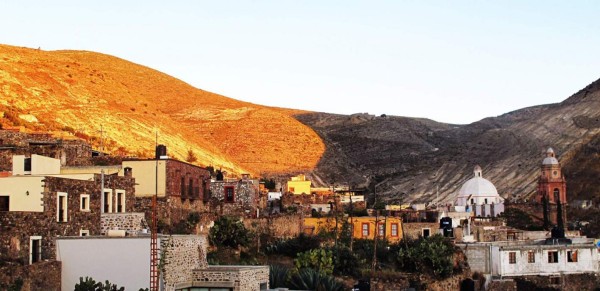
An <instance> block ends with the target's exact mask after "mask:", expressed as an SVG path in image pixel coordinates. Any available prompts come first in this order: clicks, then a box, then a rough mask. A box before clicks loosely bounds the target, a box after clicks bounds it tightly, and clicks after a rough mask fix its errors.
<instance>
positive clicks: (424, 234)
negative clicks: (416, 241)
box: [421, 228, 431, 237]
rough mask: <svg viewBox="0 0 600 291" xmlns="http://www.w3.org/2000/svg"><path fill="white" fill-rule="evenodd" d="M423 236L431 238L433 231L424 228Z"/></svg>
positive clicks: (422, 230)
mask: <svg viewBox="0 0 600 291" xmlns="http://www.w3.org/2000/svg"><path fill="white" fill-rule="evenodd" d="M421 234H422V235H423V237H429V236H430V235H431V229H429V228H423V229H421Z"/></svg>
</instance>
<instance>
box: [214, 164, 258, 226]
mask: <svg viewBox="0 0 600 291" xmlns="http://www.w3.org/2000/svg"><path fill="white" fill-rule="evenodd" d="M210 193H211V199H210V202H211V204H213V205H212V206H213V207H214V208H218V210H217V211H218V212H219V214H228V215H243V216H250V217H256V216H257V210H258V208H259V199H260V191H259V182H258V180H254V179H250V175H249V174H243V175H242V179H226V178H224V179H222V180H213V181H211V183H210Z"/></svg>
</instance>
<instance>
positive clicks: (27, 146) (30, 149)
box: [0, 130, 92, 171]
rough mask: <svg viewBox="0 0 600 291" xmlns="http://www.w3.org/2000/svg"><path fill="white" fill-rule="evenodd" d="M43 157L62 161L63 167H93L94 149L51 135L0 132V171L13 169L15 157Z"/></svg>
mask: <svg viewBox="0 0 600 291" xmlns="http://www.w3.org/2000/svg"><path fill="white" fill-rule="evenodd" d="M34 154H35V155H41V156H46V157H52V158H55V159H58V160H60V164H61V165H62V166H83V165H91V158H92V147H91V146H90V145H89V144H88V143H87V142H85V141H83V140H80V139H76V138H74V137H73V138H70V139H65V138H56V137H53V136H52V135H51V134H49V133H25V132H19V131H13V130H0V171H10V170H11V169H12V157H13V156H15V155H23V156H27V157H29V156H31V155H34Z"/></svg>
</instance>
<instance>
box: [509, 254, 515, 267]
mask: <svg viewBox="0 0 600 291" xmlns="http://www.w3.org/2000/svg"><path fill="white" fill-rule="evenodd" d="M508 263H509V264H511V265H514V264H516V263H517V252H508Z"/></svg>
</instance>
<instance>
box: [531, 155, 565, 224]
mask: <svg viewBox="0 0 600 291" xmlns="http://www.w3.org/2000/svg"><path fill="white" fill-rule="evenodd" d="M540 170H541V171H540V177H539V178H538V189H537V195H536V197H535V199H536V201H537V202H539V203H540V204H542V207H543V209H542V211H543V215H544V225H545V226H546V227H548V226H549V225H550V224H554V225H556V224H558V222H559V221H558V215H560V216H561V218H562V222H563V224H564V223H566V222H567V212H566V206H567V180H566V179H565V176H564V175H563V173H562V169H561V166H560V163H559V162H558V160H557V159H556V156H555V153H554V150H553V149H552V148H548V150H547V151H546V157H545V158H544V159H543V160H542V165H541V169H540ZM559 205H560V206H559ZM559 208H560V209H559ZM558 212H560V213H558Z"/></svg>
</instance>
